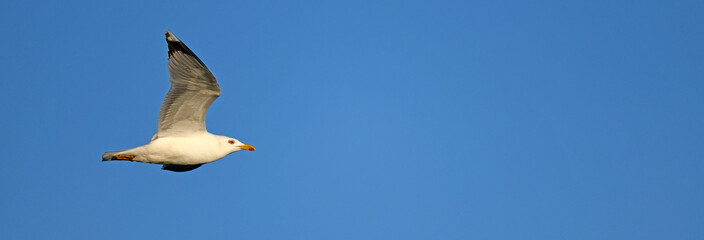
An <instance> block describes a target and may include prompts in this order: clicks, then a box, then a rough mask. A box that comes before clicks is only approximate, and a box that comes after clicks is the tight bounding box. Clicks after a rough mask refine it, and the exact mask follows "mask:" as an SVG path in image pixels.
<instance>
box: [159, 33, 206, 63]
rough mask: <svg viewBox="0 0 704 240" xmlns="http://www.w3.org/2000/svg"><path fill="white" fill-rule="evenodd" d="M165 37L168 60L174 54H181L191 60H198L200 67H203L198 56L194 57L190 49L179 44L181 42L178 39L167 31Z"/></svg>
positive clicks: (181, 43)
mask: <svg viewBox="0 0 704 240" xmlns="http://www.w3.org/2000/svg"><path fill="white" fill-rule="evenodd" d="M165 35H166V43H167V44H169V58H170V57H171V56H173V55H174V53H175V52H182V53H183V54H186V55H190V56H192V57H193V58H195V59H196V60H198V62H199V63H200V65H203V66H205V64H204V63H203V61H201V60H200V58H198V56H196V54H195V53H193V51H191V49H190V48H188V47H187V46H186V44H184V43H183V42H181V40H180V39H178V37H176V35H175V34H174V33H173V32H171V30H167V31H166V34H165Z"/></svg>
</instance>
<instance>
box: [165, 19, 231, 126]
mask: <svg viewBox="0 0 704 240" xmlns="http://www.w3.org/2000/svg"><path fill="white" fill-rule="evenodd" d="M166 43H168V45H169V73H171V79H170V81H171V89H169V93H168V94H166V98H165V99H164V104H163V105H161V111H160V112H159V127H158V132H157V136H174V135H184V134H189V133H193V132H202V131H206V128H205V115H206V114H207V113H208V108H209V107H210V105H211V104H213V102H214V101H215V99H216V98H218V96H220V86H219V85H218V82H217V80H216V79H215V76H213V73H211V72H210V70H208V68H207V67H206V66H205V64H203V62H202V61H201V60H200V59H198V57H197V56H196V54H194V53H193V51H191V49H189V48H188V47H186V44H184V43H183V42H181V40H179V39H178V38H177V37H176V35H174V33H172V32H171V30H168V31H166Z"/></svg>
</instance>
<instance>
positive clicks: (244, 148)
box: [240, 144, 257, 151]
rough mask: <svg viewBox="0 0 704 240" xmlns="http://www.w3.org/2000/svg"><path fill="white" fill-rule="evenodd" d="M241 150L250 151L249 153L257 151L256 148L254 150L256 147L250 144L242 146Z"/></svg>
mask: <svg viewBox="0 0 704 240" xmlns="http://www.w3.org/2000/svg"><path fill="white" fill-rule="evenodd" d="M240 148H241V149H242V150H249V151H254V150H257V149H256V148H254V146H252V145H249V144H244V145H242V146H240Z"/></svg>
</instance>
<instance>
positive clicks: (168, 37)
mask: <svg viewBox="0 0 704 240" xmlns="http://www.w3.org/2000/svg"><path fill="white" fill-rule="evenodd" d="M166 41H169V42H181V40H179V39H178V38H177V37H176V34H174V32H172V31H171V29H167V30H166Z"/></svg>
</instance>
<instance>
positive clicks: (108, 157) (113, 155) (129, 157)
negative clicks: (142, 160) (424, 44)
mask: <svg viewBox="0 0 704 240" xmlns="http://www.w3.org/2000/svg"><path fill="white" fill-rule="evenodd" d="M125 152H126V151H117V152H106V153H103V161H112V160H126V161H135V160H136V158H137V155H134V154H128V153H125Z"/></svg>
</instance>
